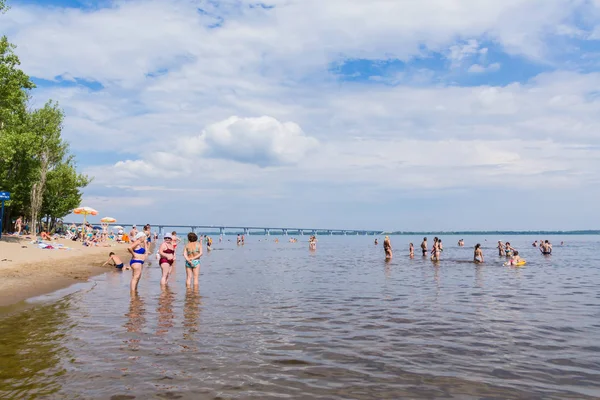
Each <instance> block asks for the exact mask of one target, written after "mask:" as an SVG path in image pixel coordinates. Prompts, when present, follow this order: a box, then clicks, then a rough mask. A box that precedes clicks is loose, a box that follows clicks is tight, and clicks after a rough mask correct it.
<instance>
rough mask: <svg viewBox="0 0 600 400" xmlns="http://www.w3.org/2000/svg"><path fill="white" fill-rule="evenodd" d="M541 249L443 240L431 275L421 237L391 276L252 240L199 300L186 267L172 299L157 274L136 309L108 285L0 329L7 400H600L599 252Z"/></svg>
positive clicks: (2, 390)
mask: <svg viewBox="0 0 600 400" xmlns="http://www.w3.org/2000/svg"><path fill="white" fill-rule="evenodd" d="M259 239H260V240H261V241H259ZM486 239H487V241H486ZM497 239H503V240H509V241H511V243H512V244H513V246H514V247H516V248H518V249H519V250H520V251H521V254H522V256H524V258H526V259H527V261H528V263H527V265H526V266H525V267H524V268H510V267H504V266H502V263H503V262H504V261H505V260H504V259H501V258H499V257H498V256H497V255H496V251H495V250H494V249H493V247H494V245H495V244H494V242H495V240H497ZM534 239H540V238H533V237H527V236H515V237H510V238H506V237H503V238H496V237H493V236H486V237H472V236H467V237H465V240H466V247H465V248H459V247H457V246H456V242H457V240H458V238H457V237H451V236H448V237H444V242H445V251H444V252H443V253H442V258H443V259H442V261H441V262H439V263H437V264H434V263H432V262H431V261H429V260H428V259H423V258H422V257H421V256H420V255H417V256H416V257H415V259H412V260H411V259H409V257H408V252H407V248H408V242H409V241H412V242H413V243H414V244H415V246H416V247H418V245H419V243H420V238H416V237H414V238H413V237H406V236H394V237H392V244H393V246H394V259H393V260H392V261H391V262H389V263H386V262H385V261H384V259H383V249H382V246H381V244H380V245H379V246H377V247H376V246H374V245H373V237H364V236H361V237H339V236H334V237H320V241H319V243H318V249H317V251H316V252H309V250H308V244H307V243H306V238H301V242H299V243H294V244H292V243H287V242H286V243H283V242H282V243H274V242H273V240H274V237H271V238H270V239H269V241H267V240H266V238H265V237H258V236H252V237H250V238H248V240H247V243H246V245H245V246H243V247H237V246H236V245H235V244H234V243H232V242H228V241H226V242H224V243H223V244H216V245H215V250H213V251H212V252H211V253H209V254H208V255H206V256H205V257H204V258H203V266H202V269H201V271H202V273H201V277H200V289H199V291H193V290H186V288H185V269H184V267H183V264H182V263H181V261H179V262H178V264H177V266H176V270H175V279H174V281H173V282H172V283H171V284H170V286H169V288H168V289H167V290H161V289H160V286H159V279H160V269H159V268H158V266H157V262H156V261H155V260H154V262H153V263H152V265H151V266H149V267H147V268H145V270H144V275H143V277H142V281H141V282H140V288H139V294H138V295H137V296H133V297H131V296H130V294H129V289H128V283H129V278H130V272H129V271H124V272H117V271H114V272H112V271H111V272H110V273H107V274H105V275H102V276H98V277H96V278H94V279H93V281H92V282H90V283H87V284H84V285H79V286H77V287H75V288H74V289H73V290H71V292H70V293H69V294H67V295H64V293H62V294H56V295H54V296H50V297H47V298H44V299H42V300H39V299H38V300H37V301H35V306H34V307H30V308H28V309H25V310H22V311H20V312H16V313H15V312H13V313H11V314H8V315H6V314H5V315H3V316H0V398H2V399H33V398H49V399H54V398H56V399H114V400H119V399H149V398H167V399H234V398H237V399H248V398H256V399H271V398H272V399H275V398H277V399H283V398H293V399H311V398H318V399H400V398H407V399H430V398H457V399H531V398H546V399H591V398H600V291H599V288H600V286H599V284H600V268H599V266H600V256H599V254H598V251H599V250H600V242H599V238H598V237H596V236H578V237H575V236H566V237H562V238H559V237H555V238H551V239H552V241H553V242H554V244H555V249H554V254H552V255H551V256H543V255H541V254H540V253H539V250H537V249H535V248H533V247H532V246H531V242H532V241H533V240H534ZM233 240H235V239H233ZM280 240H284V238H280ZM381 240H382V238H380V241H381ZM560 240H565V244H564V246H559V245H558V244H559V243H560ZM476 241H479V242H481V243H482V244H483V245H484V246H483V247H484V253H485V255H486V263H485V264H484V265H475V264H473V263H470V262H468V261H469V260H472V257H473V250H472V247H473V245H474V244H475V242H476ZM430 242H431V238H430Z"/></svg>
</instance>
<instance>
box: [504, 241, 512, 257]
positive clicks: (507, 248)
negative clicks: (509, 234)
mask: <svg viewBox="0 0 600 400" xmlns="http://www.w3.org/2000/svg"><path fill="white" fill-rule="evenodd" d="M514 250H515V249H513V248H512V246H511V245H510V242H506V244H505V245H504V254H506V257H512V254H513V251H514Z"/></svg>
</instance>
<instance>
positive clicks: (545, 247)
mask: <svg viewBox="0 0 600 400" xmlns="http://www.w3.org/2000/svg"><path fill="white" fill-rule="evenodd" d="M540 251H541V252H542V254H544V255H550V254H552V245H551V244H550V242H549V241H548V240H546V241H545V242H544V243H542V244H540Z"/></svg>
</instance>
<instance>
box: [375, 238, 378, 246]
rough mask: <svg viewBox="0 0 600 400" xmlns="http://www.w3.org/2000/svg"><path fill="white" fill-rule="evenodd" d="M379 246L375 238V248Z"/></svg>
mask: <svg viewBox="0 0 600 400" xmlns="http://www.w3.org/2000/svg"><path fill="white" fill-rule="evenodd" d="M378 244H379V242H378V241H377V238H375V246H377V245H378Z"/></svg>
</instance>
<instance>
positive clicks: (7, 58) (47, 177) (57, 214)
mask: <svg viewBox="0 0 600 400" xmlns="http://www.w3.org/2000/svg"><path fill="white" fill-rule="evenodd" d="M6 9H7V6H6V2H5V1H4V0H0V16H1V14H2V13H3V12H4V11H5V10H6ZM14 50H15V46H14V45H12V44H11V43H10V42H9V41H8V38H7V37H6V36H3V37H2V38H0V190H3V191H9V192H11V200H10V202H8V203H7V213H6V214H7V217H8V218H5V225H4V227H0V228H7V227H8V220H10V219H11V218H10V217H11V216H13V217H16V216H18V215H25V216H27V217H28V219H30V221H31V224H32V228H34V229H35V226H36V224H37V223H38V222H39V221H40V220H41V218H42V217H47V218H48V219H50V220H52V221H56V220H57V219H59V218H62V217H64V216H66V215H68V214H69V213H70V212H71V211H72V210H73V208H75V207H77V206H79V202H80V201H81V191H80V189H82V188H84V187H85V186H87V185H88V184H89V182H90V179H89V178H88V177H87V176H85V175H81V174H79V173H78V172H77V169H76V164H75V161H74V158H73V156H72V155H71V154H70V153H69V146H68V143H67V142H65V140H64V139H63V138H62V123H63V119H64V114H63V112H62V110H61V109H60V107H59V105H58V103H56V102H53V101H49V102H48V103H46V104H45V105H44V107H42V108H40V109H30V108H29V99H30V92H31V90H32V89H34V88H35V84H34V83H33V82H32V81H31V79H30V78H29V76H28V75H27V74H26V73H25V72H23V71H22V70H21V69H20V61H19V57H18V56H17V55H16V54H15V52H14ZM34 229H32V231H35V230H34Z"/></svg>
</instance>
